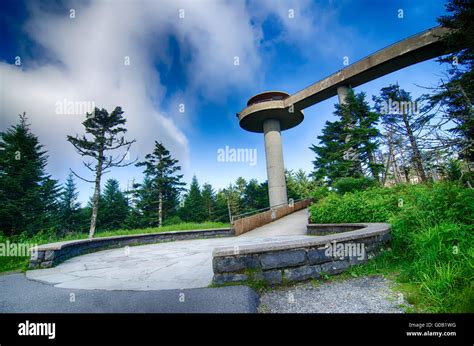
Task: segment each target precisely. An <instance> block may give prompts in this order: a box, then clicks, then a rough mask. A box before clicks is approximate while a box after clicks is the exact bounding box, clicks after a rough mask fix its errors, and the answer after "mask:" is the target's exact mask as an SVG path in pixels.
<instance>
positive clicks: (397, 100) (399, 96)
mask: <svg viewBox="0 0 474 346" xmlns="http://www.w3.org/2000/svg"><path fill="white" fill-rule="evenodd" d="M374 101H375V103H376V104H375V108H376V110H378V112H380V114H381V119H382V125H383V126H384V128H385V129H387V131H389V132H390V134H391V135H392V136H393V135H398V136H399V138H400V140H401V142H399V146H404V143H403V141H404V139H406V140H407V141H408V143H409V150H410V152H411V161H412V162H413V166H414V168H415V170H416V171H417V174H418V176H419V178H420V180H421V181H422V182H425V181H427V179H428V177H427V174H426V172H425V168H424V165H423V159H422V152H421V150H420V147H419V141H418V139H417V138H416V133H417V132H419V131H420V130H421V129H422V127H423V126H424V124H426V122H427V119H425V118H424V114H423V113H422V112H420V110H419V108H420V107H418V106H415V105H418V104H419V100H415V101H413V100H412V98H411V96H410V93H409V92H406V91H405V90H403V89H401V88H400V87H399V86H398V85H390V86H388V87H386V88H382V89H381V91H380V96H379V97H374Z"/></svg>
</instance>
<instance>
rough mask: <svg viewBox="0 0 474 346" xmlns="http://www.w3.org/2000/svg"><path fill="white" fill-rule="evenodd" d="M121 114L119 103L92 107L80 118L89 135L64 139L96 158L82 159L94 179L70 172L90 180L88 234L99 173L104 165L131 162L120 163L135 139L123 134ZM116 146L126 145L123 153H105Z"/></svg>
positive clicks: (91, 233) (96, 205)
mask: <svg viewBox="0 0 474 346" xmlns="http://www.w3.org/2000/svg"><path fill="white" fill-rule="evenodd" d="M122 114H123V111H122V108H120V107H116V108H115V109H114V110H113V111H112V113H110V114H109V112H107V110H105V109H103V108H102V109H99V108H97V107H96V108H95V109H94V112H93V113H87V114H86V120H84V121H83V122H82V125H84V128H85V132H86V135H89V136H90V137H89V138H87V137H86V135H83V136H82V137H79V136H78V135H76V136H75V137H72V136H67V140H68V141H69V142H70V143H71V144H72V145H73V146H74V148H75V149H76V150H77V152H78V153H79V154H80V155H81V156H83V157H84V156H88V157H91V158H92V159H93V160H94V161H95V162H96V163H95V165H93V162H83V163H84V166H85V167H86V168H87V169H89V170H90V171H92V172H93V173H94V176H95V180H94V181H91V180H87V179H84V178H82V177H80V176H78V175H77V174H76V173H74V172H73V173H74V175H76V176H77V177H79V178H80V179H82V180H84V181H87V182H89V183H93V184H94V195H93V197H92V206H91V208H92V215H91V224H90V230H89V238H93V237H94V233H95V229H96V223H97V215H98V209H99V200H100V181H101V178H102V175H104V174H105V173H107V169H110V168H112V167H124V166H128V165H130V164H132V163H133V162H129V163H126V164H124V163H123V162H124V160H125V159H126V157H127V156H128V152H129V150H130V146H131V145H132V144H133V143H134V142H135V140H131V141H128V140H126V139H125V138H124V137H123V135H122V134H124V133H125V132H127V129H125V127H123V126H124V125H125V123H126V119H125V118H124V117H123V116H122ZM120 148H126V150H125V153H124V154H123V155H120V156H119V157H113V156H112V155H107V152H109V151H114V150H117V149H120Z"/></svg>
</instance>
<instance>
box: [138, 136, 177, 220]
mask: <svg viewBox="0 0 474 346" xmlns="http://www.w3.org/2000/svg"><path fill="white" fill-rule="evenodd" d="M136 165H137V166H144V167H145V171H144V173H145V176H146V177H147V178H148V179H149V182H148V183H149V186H148V187H149V189H151V190H152V194H153V195H154V197H153V201H150V202H149V203H151V204H153V205H155V206H156V208H157V209H156V220H157V225H158V227H160V226H161V225H162V224H163V220H165V219H166V218H167V217H168V216H172V215H175V214H176V212H177V204H178V197H179V193H180V191H181V190H182V186H183V185H185V183H183V182H182V181H181V179H182V178H183V175H182V174H178V172H179V171H180V170H181V166H179V165H178V160H176V159H174V158H173V157H172V156H171V154H170V152H169V151H168V150H167V149H166V148H165V146H164V145H163V144H162V143H159V142H157V141H155V148H154V150H153V152H152V153H151V154H147V155H146V156H145V161H143V162H139V163H137V164H136Z"/></svg>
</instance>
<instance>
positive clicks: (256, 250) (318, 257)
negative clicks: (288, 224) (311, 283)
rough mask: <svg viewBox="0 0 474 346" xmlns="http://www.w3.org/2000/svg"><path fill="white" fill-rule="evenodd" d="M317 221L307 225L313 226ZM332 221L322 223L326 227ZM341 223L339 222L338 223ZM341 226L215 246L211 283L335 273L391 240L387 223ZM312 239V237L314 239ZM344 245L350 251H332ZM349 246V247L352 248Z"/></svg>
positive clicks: (375, 252) (270, 281)
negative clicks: (287, 238) (278, 239)
mask: <svg viewBox="0 0 474 346" xmlns="http://www.w3.org/2000/svg"><path fill="white" fill-rule="evenodd" d="M316 226H317V225H308V229H310V228H311V229H312V230H314V229H316V228H317V227H316ZM334 226H335V225H321V228H322V229H324V230H327V229H328V228H332V229H335V228H334ZM339 226H340V225H339ZM345 226H346V227H340V230H339V232H343V233H337V234H331V235H327V236H321V237H311V238H310V237H308V238H309V240H306V239H305V240H297V241H291V242H286V243H285V242H282V243H274V244H268V243H267V244H264V245H262V246H260V247H258V246H255V245H254V246H252V247H248V248H245V247H242V248H240V249H233V253H232V252H231V251H232V250H231V249H229V248H220V249H215V250H214V256H213V270H214V278H213V283H214V284H217V285H221V284H227V283H237V282H246V281H263V282H265V283H266V284H270V285H278V284H282V283H284V282H298V281H304V280H309V279H318V278H320V277H321V275H323V274H326V275H336V274H339V273H341V272H343V271H345V270H347V268H349V267H350V266H353V265H357V264H361V263H365V262H367V260H368V259H370V258H373V257H375V256H377V255H378V254H379V252H380V250H381V249H382V248H383V247H384V246H385V245H386V244H387V242H389V241H390V228H389V225H387V224H357V225H355V224H351V225H345ZM313 239H314V240H313ZM333 249H336V250H337V249H347V250H349V251H342V252H341V251H339V252H338V251H332V250H333ZM351 249H352V250H351Z"/></svg>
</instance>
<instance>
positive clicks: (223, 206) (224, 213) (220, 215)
mask: <svg viewBox="0 0 474 346" xmlns="http://www.w3.org/2000/svg"><path fill="white" fill-rule="evenodd" d="M214 221H216V222H231V220H230V215H229V204H228V197H227V194H226V193H225V190H219V191H218V192H217V194H216V212H215V216H214Z"/></svg>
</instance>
